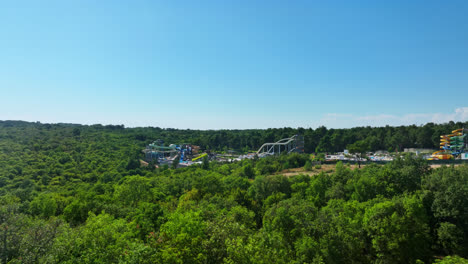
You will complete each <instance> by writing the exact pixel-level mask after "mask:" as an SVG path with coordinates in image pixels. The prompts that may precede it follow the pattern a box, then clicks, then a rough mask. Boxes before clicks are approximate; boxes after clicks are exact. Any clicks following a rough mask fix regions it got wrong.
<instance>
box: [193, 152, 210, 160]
mask: <svg viewBox="0 0 468 264" xmlns="http://www.w3.org/2000/svg"><path fill="white" fill-rule="evenodd" d="M206 155H208V154H206V153H203V154H201V155H200V156H198V157H196V158H193V159H192V161H197V160H199V159H201V158H203V157H205V156H206Z"/></svg>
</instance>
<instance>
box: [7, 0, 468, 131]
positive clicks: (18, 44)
mask: <svg viewBox="0 0 468 264" xmlns="http://www.w3.org/2000/svg"><path fill="white" fill-rule="evenodd" d="M467 14H468V1H466V0H458V1H456V0H454V1H439V0H437V1H419V0H415V1H403V0H401V1H400V0H393V1H371V0H369V1H347V0H346V1H345V0H343V1H275V0H268V1H219V0H217V1H203V0H200V1H176V0H174V1H117V0H112V1H111V0H109V1H104V0H100V1H95V0H89V1H87V0H80V1H63V0H57V1H47V0H45V1H35V0H34V1H21V0H18V1H2V2H1V3H0V36H1V38H0V40H1V41H0V120H27V121H41V122H52V123H55V122H67V123H82V124H95V123H103V124H125V125H126V126H159V127H175V128H192V129H211V128H267V127H284V126H291V127H298V126H301V127H313V128H315V127H317V126H320V125H325V126H328V127H353V126H360V125H373V126H380V125H385V124H390V125H400V124H412V123H415V124H423V123H426V122H430V121H434V122H445V121H448V120H449V119H454V120H461V121H466V120H467V119H468V15H467Z"/></svg>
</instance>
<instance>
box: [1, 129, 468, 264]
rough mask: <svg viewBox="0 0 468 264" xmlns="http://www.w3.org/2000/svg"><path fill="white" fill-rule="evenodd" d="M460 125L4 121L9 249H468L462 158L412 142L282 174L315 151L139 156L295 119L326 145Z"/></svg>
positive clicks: (312, 140)
mask: <svg viewBox="0 0 468 264" xmlns="http://www.w3.org/2000/svg"><path fill="white" fill-rule="evenodd" d="M458 126H461V124H454V123H449V124H445V125H434V124H426V125H424V126H422V127H416V126H409V127H398V128H394V127H385V128H354V129H348V130H344V129H342V130H335V129H330V130H328V129H326V128H324V127H321V128H318V129H315V130H312V129H301V128H299V129H290V128H284V129H268V130H242V131H235V130H234V131H193V130H175V129H160V128H131V129H126V128H124V127H123V126H101V125H93V126H79V125H71V124H56V125H48V124H39V123H26V122H13V121H4V122H0V249H1V250H0V252H1V254H0V258H1V262H2V263H432V262H436V263H464V262H466V259H464V258H467V257H468V255H467V252H468V239H467V237H468V211H467V208H468V202H467V199H466V197H468V196H467V195H468V166H466V165H465V166H459V167H442V168H439V169H430V167H429V166H428V164H427V162H425V161H423V160H418V159H414V158H411V157H409V156H408V157H404V158H401V159H397V160H395V161H394V162H392V163H389V164H386V165H368V166H366V167H364V168H362V169H354V170H353V169H350V168H349V167H348V166H345V165H344V164H342V163H338V164H337V165H336V170H335V172H333V173H323V172H322V173H319V174H316V175H314V176H308V175H297V176H293V177H284V176H282V175H281V171H282V170H284V169H292V168H304V169H305V170H312V171H313V170H314V166H313V165H312V161H313V160H312V159H311V158H312V157H311V156H309V155H307V154H290V155H280V156H275V157H267V158H262V159H253V160H243V161H239V162H233V163H217V162H208V160H206V161H203V163H202V164H201V165H199V166H198V165H196V166H191V167H188V168H179V169H174V168H169V167H168V166H167V167H160V168H154V167H152V168H151V166H150V167H140V163H139V159H141V158H142V153H141V149H142V148H143V147H144V146H145V144H147V143H149V142H150V141H152V140H154V139H157V138H161V139H164V140H165V141H166V142H174V143H182V142H192V143H194V144H198V145H200V146H201V147H202V148H203V149H208V148H212V149H217V150H221V149H226V148H233V149H243V150H248V149H255V148H256V147H258V146H259V145H260V144H261V143H263V142H266V141H269V142H271V141H275V140H277V139H280V138H282V137H287V136H291V135H292V134H294V133H298V132H299V133H302V134H303V135H304V136H305V137H306V150H307V152H312V151H315V150H316V149H319V150H320V151H324V152H326V151H336V150H342V149H343V148H344V147H345V146H347V145H349V144H353V143H354V142H357V141H359V142H360V143H359V144H358V145H359V146H358V147H363V148H368V149H371V150H375V149H395V148H398V149H401V148H402V147H412V146H418V147H431V146H433V145H434V144H437V142H435V141H434V140H437V139H438V135H439V134H440V133H446V132H447V131H448V130H451V129H453V128H454V127H458ZM421 131H423V132H424V133H423V135H424V136H420V133H419V132H421ZM434 135H436V136H434ZM366 144H367V145H366ZM431 144H432V145H431ZM313 158H314V159H315V160H320V159H321V158H323V155H317V156H314V157H313ZM315 160H314V161H315ZM435 256H437V257H438V258H439V257H440V256H447V257H445V258H444V259H443V260H440V259H437V260H435Z"/></svg>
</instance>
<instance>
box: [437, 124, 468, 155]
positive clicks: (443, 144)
mask: <svg viewBox="0 0 468 264" xmlns="http://www.w3.org/2000/svg"><path fill="white" fill-rule="evenodd" d="M466 132H468V129H465V128H460V129H456V130H453V131H452V133H451V134H448V135H442V136H440V149H441V150H438V151H436V152H434V153H432V155H431V157H430V158H429V159H430V160H449V159H457V158H460V159H468V153H466V151H467V143H466Z"/></svg>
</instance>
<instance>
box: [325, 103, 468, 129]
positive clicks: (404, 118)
mask: <svg viewBox="0 0 468 264" xmlns="http://www.w3.org/2000/svg"><path fill="white" fill-rule="evenodd" d="M449 121H454V122H466V121H468V107H460V108H456V109H455V111H454V112H452V113H448V114H445V113H428V114H418V113H412V114H405V115H400V116H399V115H388V114H379V115H366V116H357V115H352V114H341V113H328V114H325V115H324V116H323V117H322V119H321V120H320V123H321V124H322V125H324V126H326V127H331V128H347V127H356V126H386V125H390V126H400V125H413V124H415V125H421V124H425V123H429V122H433V123H438V124H440V123H447V122H449Z"/></svg>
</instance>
